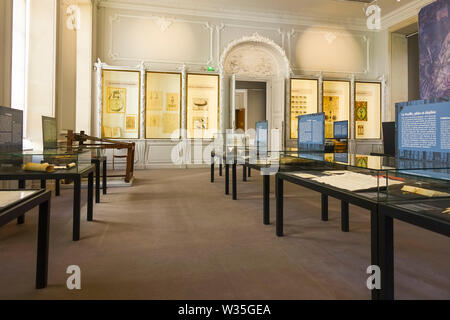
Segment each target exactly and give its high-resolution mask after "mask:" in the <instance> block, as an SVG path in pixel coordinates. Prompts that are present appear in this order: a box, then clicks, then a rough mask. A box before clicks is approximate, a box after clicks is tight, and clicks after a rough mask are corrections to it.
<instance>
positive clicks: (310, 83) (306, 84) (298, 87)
mask: <svg viewBox="0 0 450 320" xmlns="http://www.w3.org/2000/svg"><path fill="white" fill-rule="evenodd" d="M318 86H319V81H318V80H317V79H291V97H290V98H291V99H290V100H291V101H290V102H291V103H290V106H291V108H290V125H291V126H290V138H291V139H297V138H298V119H297V118H298V116H302V115H305V114H312V113H316V112H318V106H319V104H318V101H319V96H318V95H319V90H318Z"/></svg>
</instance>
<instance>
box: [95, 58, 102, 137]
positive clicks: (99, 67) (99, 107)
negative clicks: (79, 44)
mask: <svg viewBox="0 0 450 320" xmlns="http://www.w3.org/2000/svg"><path fill="white" fill-rule="evenodd" d="M103 66H104V63H102V61H101V60H100V58H98V59H97V63H95V70H96V87H97V103H96V107H97V110H96V111H97V112H96V113H95V114H96V119H94V121H95V123H96V126H95V130H96V132H94V136H97V137H101V134H102V121H101V119H102V97H103V92H102V70H103Z"/></svg>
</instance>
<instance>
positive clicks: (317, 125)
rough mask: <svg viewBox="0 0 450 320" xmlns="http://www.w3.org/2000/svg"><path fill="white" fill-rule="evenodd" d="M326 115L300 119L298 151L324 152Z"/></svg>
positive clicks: (314, 115)
mask: <svg viewBox="0 0 450 320" xmlns="http://www.w3.org/2000/svg"><path fill="white" fill-rule="evenodd" d="M324 125H325V113H323V112H321V113H314V114H307V115H303V116H299V117H298V149H299V150H303V151H324V148H325V138H324V133H325V132H324V131H325V126H324Z"/></svg>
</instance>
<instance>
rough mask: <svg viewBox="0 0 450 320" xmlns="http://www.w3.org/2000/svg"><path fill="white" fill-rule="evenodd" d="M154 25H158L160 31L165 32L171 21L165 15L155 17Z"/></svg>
mask: <svg viewBox="0 0 450 320" xmlns="http://www.w3.org/2000/svg"><path fill="white" fill-rule="evenodd" d="M155 23H156V25H157V26H158V27H159V30H161V32H166V30H167V29H169V27H170V26H171V25H172V23H173V22H172V21H171V20H169V19H167V18H165V17H156V21H155Z"/></svg>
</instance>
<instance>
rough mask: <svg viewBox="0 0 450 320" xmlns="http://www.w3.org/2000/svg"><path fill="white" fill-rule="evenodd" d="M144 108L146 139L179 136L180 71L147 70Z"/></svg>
mask: <svg viewBox="0 0 450 320" xmlns="http://www.w3.org/2000/svg"><path fill="white" fill-rule="evenodd" d="M145 110H146V111H145V114H146V126H145V136H146V138H147V139H170V138H179V137H180V133H181V132H180V130H179V129H180V127H181V126H180V124H181V74H180V73H170V72H147V74H146V109H145Z"/></svg>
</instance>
